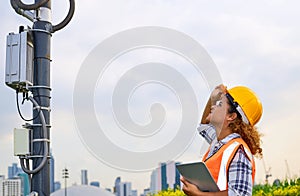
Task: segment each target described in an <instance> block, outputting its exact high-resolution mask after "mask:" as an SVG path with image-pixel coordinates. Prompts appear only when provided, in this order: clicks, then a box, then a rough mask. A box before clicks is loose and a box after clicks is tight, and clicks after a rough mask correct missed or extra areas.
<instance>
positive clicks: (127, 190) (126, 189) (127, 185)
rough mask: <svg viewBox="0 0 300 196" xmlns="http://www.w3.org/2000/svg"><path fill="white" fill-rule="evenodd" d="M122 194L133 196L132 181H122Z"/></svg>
mask: <svg viewBox="0 0 300 196" xmlns="http://www.w3.org/2000/svg"><path fill="white" fill-rule="evenodd" d="M120 196H131V182H121V183H120Z"/></svg>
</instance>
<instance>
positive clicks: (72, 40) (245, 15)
mask: <svg viewBox="0 0 300 196" xmlns="http://www.w3.org/2000/svg"><path fill="white" fill-rule="evenodd" d="M25 2H30V1H25ZM52 4H53V8H52V11H53V23H54V24H57V23H58V22H60V21H61V20H62V19H63V17H64V16H65V14H66V12H67V10H68V1H67V0H66V1H55V0H53V1H52ZM299 6H300V3H299V2H298V1H296V0H294V1H292V0H291V1H289V0H288V1H286V0H285V1H283V0H272V1H262V0H260V1H258V0H255V1H238V0H232V1H214V2H213V1H197V0H191V1H179V0H172V1H170V0H152V1H144V0H128V1H124V0H123V1H121V0H120V1H96V0H91V1H76V11H75V15H74V18H73V19H72V21H71V23H70V24H69V25H68V26H67V27H66V28H64V29H63V30H61V31H58V32H56V33H55V34H53V36H52V46H51V48H52V55H51V59H52V60H53V61H52V63H51V86H52V89H53V90H52V99H51V107H52V112H51V121H52V122H51V124H52V129H51V145H52V151H53V155H54V157H55V161H56V165H55V167H56V173H55V174H56V180H59V181H61V173H62V172H61V170H62V169H63V168H64V167H68V168H69V169H70V180H69V181H70V182H69V184H72V183H77V184H80V170H81V169H87V170H88V178H89V181H100V183H101V186H102V187H107V188H112V186H113V183H114V180H115V178H116V177H117V176H121V177H122V180H123V181H131V182H132V187H133V188H134V189H138V190H139V191H141V190H142V189H143V188H147V187H149V184H150V172H139V173H133V172H125V171H120V170H117V169H114V168H112V167H109V166H107V165H106V164H103V163H102V162H101V161H99V160H97V159H96V158H95V156H93V155H92V154H91V153H90V152H89V150H87V148H86V147H85V144H83V143H82V142H81V139H80V131H78V130H77V129H76V122H75V118H74V115H73V111H74V110H73V104H72V102H73V91H74V88H76V86H75V81H76V77H77V74H78V73H79V70H80V67H81V66H82V63H83V62H84V59H85V58H86V57H87V56H88V54H89V53H90V52H91V51H92V49H93V48H94V47H96V46H97V45H98V44H99V43H101V42H102V41H104V40H105V39H107V38H108V37H110V36H113V35H115V34H116V33H119V32H121V31H124V30H128V29H132V28H136V27H142V26H160V27H167V28H170V29H173V30H175V31H178V32H182V33H184V34H186V35H188V36H190V37H191V38H193V39H194V40H196V41H197V42H198V43H199V44H201V45H202V46H203V47H204V49H205V50H206V51H207V52H208V54H209V55H210V56H211V58H212V59H213V60H214V62H215V64H216V66H217V69H218V71H219V73H220V75H221V77H222V81H223V82H224V83H225V84H226V85H227V86H228V87H232V86H236V85H246V86H249V87H250V88H252V89H253V90H254V91H255V92H257V94H258V96H259V97H260V98H261V101H262V103H263V107H264V113H263V117H262V119H261V121H260V123H259V124H258V128H259V130H260V132H261V133H262V134H263V135H264V136H263V138H262V140H263V145H262V147H263V153H264V159H265V162H266V164H267V167H271V173H272V175H273V176H272V178H270V179H271V181H273V180H274V179H276V178H280V179H283V178H285V177H286V175H287V167H286V162H285V160H287V163H288V166H289V169H290V173H291V175H292V177H294V176H298V177H299V175H300V168H299V165H300V157H299V155H297V153H296V155H295V151H296V149H298V144H299V138H300V134H299V128H298V126H297V122H298V119H299V116H300V104H297V98H298V97H299V96H300V91H299V89H300V77H299V75H300V66H299V62H300V56H299V54H300V38H299V34H300V25H299V22H298V21H299V18H300V13H299V11H298V8H299ZM0 7H1V12H0V18H1V21H2V24H1V31H0V43H1V47H0V60H1V61H0V65H1V69H0V78H1V82H0V94H1V102H0V104H1V107H0V108H1V110H0V115H1V118H0V125H1V131H0V154H1V157H0V174H4V175H6V176H7V166H8V165H11V163H13V162H18V159H17V158H16V157H14V156H13V140H12V137H13V135H12V133H13V128H15V127H21V125H22V124H23V122H22V120H21V119H20V117H19V116H18V113H17V109H16V102H15V93H14V91H13V90H12V89H10V88H8V87H7V86H6V85H5V84H4V72H5V43H6V35H7V34H8V33H9V32H17V31H18V26H19V25H29V26H31V25H32V24H31V23H30V22H29V21H27V20H26V19H25V18H23V17H21V16H19V15H17V14H16V13H15V12H14V10H13V9H12V8H11V7H10V5H9V1H8V0H7V1H1V2H0ZM120 58H121V57H120ZM143 58H144V62H145V63H146V62H151V61H155V62H163V63H169V64H175V65H176V68H177V69H178V70H180V72H181V73H182V74H183V75H184V76H185V77H187V78H188V79H187V80H188V81H189V82H190V83H192V87H193V89H199V91H197V92H195V94H196V96H197V101H198V102H199V103H198V105H199V112H201V111H202V109H203V107H204V105H205V104H206V99H207V98H208V96H209V89H208V88H207V86H206V85H205V80H203V78H201V76H195V75H194V73H193V69H192V68H186V69H185V68H183V67H181V66H182V65H186V64H188V63H186V62H185V63H186V64H184V63H182V59H180V58H178V57H176V55H175V54H170V53H168V52H166V51H157V50H153V51H150V52H149V51H147V50H142V51H136V52H133V53H131V54H128V55H127V56H125V57H123V59H119V60H118V61H116V62H114V63H112V65H111V66H110V67H109V68H110V69H111V70H110V69H107V70H106V74H108V76H106V78H104V79H106V83H107V85H106V88H107V89H104V90H103V89H102V88H101V85H98V86H97V87H96V88H95V92H94V94H95V97H96V98H99V99H100V100H99V99H97V100H98V102H95V103H94V105H95V110H96V112H97V113H98V114H99V115H98V117H97V118H98V120H99V119H100V120H99V121H101V118H102V117H101V114H103V111H102V109H101V104H102V102H101V97H102V96H101V95H103V94H105V93H108V91H109V89H110V88H114V87H113V86H111V85H112V84H115V83H116V81H117V80H118V79H119V78H120V77H121V76H122V73H124V72H125V71H124V70H126V69H128V67H130V66H133V65H137V64H140V63H142V62H143ZM124 62H126V65H127V66H123V67H122V64H124ZM117 66H120V67H121V68H123V71H122V70H121V71H120V70H118V69H116V67H117ZM126 67H127V68H126ZM186 67H188V66H186ZM113 68H115V70H113ZM121 68H120V69H121ZM104 79H103V80H104ZM99 81H100V80H99ZM195 84H196V85H195ZM197 85H198V86H197ZM147 89H148V90H149V91H145V90H144V91H141V92H140V94H139V91H138V90H137V91H136V92H137V95H132V97H131V98H132V100H130V101H129V102H130V103H129V105H130V108H131V110H130V111H129V113H130V114H131V116H133V118H135V119H136V121H137V122H139V123H141V124H143V123H145V122H147V120H148V121H149V119H147V118H148V117H149V113H148V112H149V107H150V106H149V105H150V104H151V103H152V102H153V101H156V102H157V101H158V102H160V103H162V105H164V103H165V104H166V106H165V107H166V110H167V112H169V114H170V115H169V116H171V117H170V118H169V119H167V120H166V125H168V126H171V125H174V124H176V123H172V122H177V120H178V118H179V117H178V116H176V112H175V113H174V112H173V109H174V107H176V106H178V104H177V105H176V100H177V99H176V98H172V93H170V92H168V90H166V89H163V88H162V87H161V86H159V85H155V84H153V85H152V86H151V85H150V86H148V88H146V90H147ZM105 90H107V92H106V91H105ZM109 92H110V91H109ZM145 92H146V95H145V94H143V93H145ZM166 100H169V102H167V103H166V102H165V101H166ZM27 104H28V106H25V107H22V110H23V112H24V115H26V114H27V115H29V114H30V104H29V103H27ZM147 104H148V105H147ZM105 109H106V110H109V108H105ZM168 109H169V110H168ZM147 115H148V117H147ZM172 115H173V116H172ZM99 116H100V117H99ZM198 117H199V118H200V114H199V116H198ZM168 120H171V123H170V122H168ZM172 120H173V121H172ZM104 124H105V123H104ZM110 126H112V125H110V124H109V125H107V127H108V129H109V127H110ZM169 129H173V128H172V126H171V128H170V127H169ZM78 133H79V134H78ZM114 134H115V133H112V135H111V136H110V137H111V138H113V137H116V138H117V142H120V143H121V144H122V142H123V143H124V140H122V138H123V137H119V138H118V137H117V135H116V134H115V135H114ZM162 134H163V133H162ZM165 134H166V135H162V136H161V137H165V136H168V135H169V132H167V133H165ZM171 135H172V134H171ZM166 138H167V137H166ZM118 139H119V140H120V141H118ZM141 141H142V140H141ZM157 142H158V145H162V144H161V142H162V141H159V139H158V141H157ZM159 142H160V143H159ZM166 142H169V140H168V139H166ZM125 143H126V142H125ZM141 143H143V142H141ZM202 143H203V140H201V139H200V138H199V136H196V137H195V138H194V140H193V142H192V144H191V145H190V146H189V147H188V149H187V150H186V151H185V152H184V153H183V155H182V156H181V157H178V158H177V160H178V161H197V160H199V156H200V155H199V154H200V151H201V152H202V151H203V144H202ZM155 144H156V143H155ZM141 146H142V145H141ZM154 146H155V145H154ZM126 148H128V149H130V148H132V146H130V145H129V144H128V145H127V146H126ZM133 148H134V147H133ZM153 148H154V147H153ZM134 150H137V149H134ZM148 150H149V149H148ZM120 161H121V160H120ZM256 163H257V175H256V181H257V182H263V181H264V169H263V163H262V161H261V160H257V162H256Z"/></svg>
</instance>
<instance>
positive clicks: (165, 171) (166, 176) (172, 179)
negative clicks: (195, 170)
mask: <svg viewBox="0 0 300 196" xmlns="http://www.w3.org/2000/svg"><path fill="white" fill-rule="evenodd" d="M177 164H179V163H175V162H174V161H171V162H169V163H160V164H159V167H158V168H157V169H155V170H154V171H153V172H152V174H151V182H150V192H151V193H157V192H158V191H161V190H167V189H168V188H170V189H176V188H177V187H180V174H179V172H178V171H177V169H176V165H177Z"/></svg>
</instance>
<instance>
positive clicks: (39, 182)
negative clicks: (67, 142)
mask: <svg viewBox="0 0 300 196" xmlns="http://www.w3.org/2000/svg"><path fill="white" fill-rule="evenodd" d="M40 1H41V0H35V3H38V2H40ZM50 14H51V0H50V1H48V3H46V4H45V5H43V6H42V7H40V8H39V9H38V10H36V15H37V16H38V17H39V16H40V19H39V20H36V21H35V22H34V23H33V37H34V39H33V40H34V69H33V70H34V74H33V76H34V78H33V83H34V84H33V85H34V88H33V89H32V93H33V97H34V99H35V100H36V101H37V102H38V104H39V105H40V106H41V111H40V112H43V114H44V117H45V121H46V125H47V139H50V91H51V88H50V61H51V59H50V40H51V33H50V32H51V25H52V24H51V22H50V18H51V15H50ZM48 17H49V18H48ZM36 115H38V110H36V109H35V108H33V116H36ZM41 124H42V123H41V120H40V118H36V119H34V120H33V139H42V138H44V136H43V130H42V126H41ZM48 149H49V143H48ZM44 150H45V149H44V144H43V142H34V143H33V150H32V152H33V155H34V156H36V157H34V158H32V166H33V168H36V167H38V165H39V164H40V163H41V161H42V155H43V152H44ZM47 156H49V152H48V155H47ZM49 165H50V161H49V158H48V160H47V163H46V164H45V166H44V167H43V168H42V169H41V170H40V171H39V172H38V173H36V174H33V176H32V187H31V188H32V189H31V191H36V192H37V193H38V195H39V196H44V195H45V196H49V195H50V175H49V170H50V168H49Z"/></svg>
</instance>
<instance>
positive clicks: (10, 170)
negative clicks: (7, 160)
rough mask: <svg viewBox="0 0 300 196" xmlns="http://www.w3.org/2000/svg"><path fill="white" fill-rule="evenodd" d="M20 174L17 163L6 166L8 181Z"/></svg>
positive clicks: (20, 170)
mask: <svg viewBox="0 0 300 196" xmlns="http://www.w3.org/2000/svg"><path fill="white" fill-rule="evenodd" d="M20 172H23V170H22V169H21V168H19V167H18V164H17V163H13V164H12V166H8V172H7V173H8V175H7V176H8V179H11V178H13V177H15V176H16V175H17V174H18V173H20Z"/></svg>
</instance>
